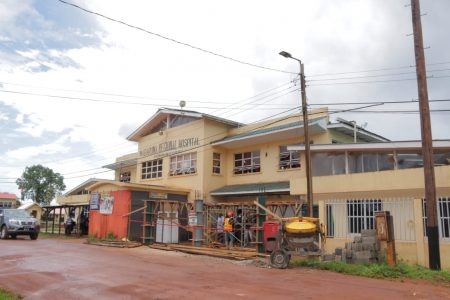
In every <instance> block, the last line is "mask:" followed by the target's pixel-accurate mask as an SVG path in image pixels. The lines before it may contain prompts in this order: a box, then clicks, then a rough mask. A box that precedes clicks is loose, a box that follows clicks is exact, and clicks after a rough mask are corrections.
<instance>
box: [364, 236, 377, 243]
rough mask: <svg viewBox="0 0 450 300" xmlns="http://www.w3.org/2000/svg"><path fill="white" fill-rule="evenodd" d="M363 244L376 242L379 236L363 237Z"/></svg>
mask: <svg viewBox="0 0 450 300" xmlns="http://www.w3.org/2000/svg"><path fill="white" fill-rule="evenodd" d="M362 242H363V244H375V243H376V242H377V237H375V236H370V237H369V236H367V237H363V238H362Z"/></svg>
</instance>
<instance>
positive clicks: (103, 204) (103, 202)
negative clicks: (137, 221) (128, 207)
mask: <svg viewBox="0 0 450 300" xmlns="http://www.w3.org/2000/svg"><path fill="white" fill-rule="evenodd" d="M113 208H114V197H113V196H111V195H109V194H107V193H103V194H102V198H101V199H100V213H101V214H103V215H110V214H112V212H113Z"/></svg>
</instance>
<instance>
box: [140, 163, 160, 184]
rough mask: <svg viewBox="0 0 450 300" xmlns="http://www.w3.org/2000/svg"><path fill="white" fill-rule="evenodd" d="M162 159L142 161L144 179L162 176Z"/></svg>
mask: <svg viewBox="0 0 450 300" xmlns="http://www.w3.org/2000/svg"><path fill="white" fill-rule="evenodd" d="M162 161H163V160H162V159H155V160H150V161H146V162H143V163H142V179H150V178H160V177H162Z"/></svg>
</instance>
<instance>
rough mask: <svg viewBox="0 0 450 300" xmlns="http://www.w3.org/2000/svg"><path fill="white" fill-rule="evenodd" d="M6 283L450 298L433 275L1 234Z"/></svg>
mask: <svg viewBox="0 0 450 300" xmlns="http://www.w3.org/2000/svg"><path fill="white" fill-rule="evenodd" d="M0 264H1V266H0V287H3V288H7V289H9V290H12V291H15V292H19V293H21V294H22V295H23V296H24V297H25V299H358V300H360V299H450V289H447V288H443V287H438V286H433V285H431V284H426V283H420V284H417V283H414V282H400V281H386V280H374V279H368V278H361V277H353V276H346V275H341V274H336V273H332V272H327V271H316V270H310V269H303V268H301V269H289V270H276V269H265V268H258V267H255V266H253V265H248V264H243V263H236V262H232V261H227V260H220V259H215V258H210V257H203V256H192V255H187V254H182V253H176V252H164V251H160V250H154V249H149V248H148V247H139V248H134V249H118V248H106V247H98V246H92V245H85V244H83V241H82V240H59V239H39V240H37V241H30V240H28V239H17V240H6V241H4V240H1V241H0Z"/></svg>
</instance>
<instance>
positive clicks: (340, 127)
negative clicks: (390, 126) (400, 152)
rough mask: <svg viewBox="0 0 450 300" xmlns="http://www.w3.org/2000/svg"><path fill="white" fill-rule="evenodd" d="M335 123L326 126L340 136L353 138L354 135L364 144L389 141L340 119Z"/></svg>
mask: <svg viewBox="0 0 450 300" xmlns="http://www.w3.org/2000/svg"><path fill="white" fill-rule="evenodd" d="M337 121H338V122H337V123H330V124H328V126H327V128H328V129H331V130H336V131H337V132H340V133H342V134H345V135H348V136H351V137H353V135H354V134H355V133H356V137H357V139H359V140H362V141H364V142H369V143H370V142H389V141H390V140H389V139H387V138H385V137H383V136H381V135H378V134H376V133H373V132H370V131H369V130H366V129H364V128H362V127H361V126H358V125H356V123H355V124H353V123H352V121H347V120H344V119H342V118H338V119H337Z"/></svg>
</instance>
